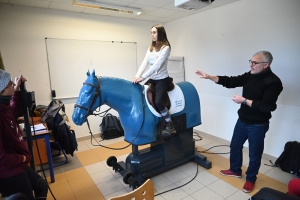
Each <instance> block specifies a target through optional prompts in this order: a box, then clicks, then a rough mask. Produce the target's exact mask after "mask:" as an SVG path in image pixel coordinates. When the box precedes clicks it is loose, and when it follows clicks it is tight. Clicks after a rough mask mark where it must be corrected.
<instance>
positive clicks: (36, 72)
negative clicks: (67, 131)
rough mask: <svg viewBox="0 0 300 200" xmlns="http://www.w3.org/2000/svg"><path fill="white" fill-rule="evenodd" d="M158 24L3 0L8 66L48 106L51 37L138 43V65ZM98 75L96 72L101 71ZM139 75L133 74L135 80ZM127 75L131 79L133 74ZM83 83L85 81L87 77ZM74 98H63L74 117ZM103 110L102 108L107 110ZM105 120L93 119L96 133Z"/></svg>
mask: <svg viewBox="0 0 300 200" xmlns="http://www.w3.org/2000/svg"><path fill="white" fill-rule="evenodd" d="M153 25H154V24H153V22H147V21H138V20H132V19H123V18H115V17H107V16H99V15H91V14H81V13H75V12H66V11H59V10H50V9H41V8H31V7H25V6H24V7H23V6H10V5H7V4H1V3H0V50H1V53H2V57H3V60H4V64H5V69H6V70H7V71H8V72H9V73H11V75H12V76H18V75H20V74H22V75H23V76H24V77H26V78H27V79H28V81H27V83H26V87H27V90H28V91H35V96H36V103H37V105H48V104H49V103H50V101H51V92H50V86H49V84H50V82H49V73H48V64H47V54H46V45H45V38H46V37H47V38H64V39H81V40H101V41H125V42H137V63H138V66H139V64H140V63H141V62H142V59H143V58H144V56H145V53H146V50H147V48H148V47H149V45H150V42H151V36H150V29H151V27H152V26H153ZM100 53H101V52H99V54H100ZM115 56H118V55H115ZM70 70H72V66H70ZM99 73H100V72H98V73H97V74H98V75H101V74H99ZM130 73H132V70H130ZM134 75H135V74H134V73H132V75H131V76H132V78H133V77H134ZM124 76H125V75H124ZM125 77H128V74H127V75H126V76H125ZM66 78H67V77H66ZM66 80H67V79H66ZM78 81H80V82H84V80H78ZM68 84H72V83H69V82H66V83H65V85H62V87H65V89H68ZM79 90H80V88H78V93H79ZM75 101H76V99H63V102H64V103H65V105H66V111H67V115H68V116H69V118H70V119H71V117H72V112H73V106H74V104H75ZM104 108H105V107H104ZM104 108H103V109H101V110H102V111H103V110H105V109H104ZM106 108H107V107H106ZM101 119H102V118H99V117H93V116H92V117H89V120H90V123H91V128H92V131H93V133H99V132H100V129H99V124H100V123H101ZM70 124H71V125H72V127H73V128H74V129H75V131H76V136H77V137H82V136H87V135H89V132H88V128H87V125H86V124H83V126H81V127H79V126H75V125H74V124H73V123H72V122H70Z"/></svg>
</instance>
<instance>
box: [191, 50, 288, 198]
mask: <svg viewBox="0 0 300 200" xmlns="http://www.w3.org/2000/svg"><path fill="white" fill-rule="evenodd" d="M272 60H273V56H272V54H271V53H270V52H268V51H259V52H257V53H255V54H254V55H253V56H252V58H251V60H249V64H250V69H251V70H250V71H249V72H246V73H244V74H242V75H239V76H231V77H228V76H211V75H208V74H206V73H204V72H202V71H199V70H197V71H196V74H197V75H199V76H200V78H204V79H209V80H212V81H214V82H215V83H217V84H220V85H223V86H224V87H226V88H235V87H243V94H242V96H239V95H234V96H233V97H232V100H233V101H234V102H235V103H237V104H241V107H240V109H239V110H238V115H239V118H238V120H237V122H236V125H235V128H234V132H233V135H232V139H231V143H230V169H228V170H221V171H220V174H222V175H224V176H232V177H236V178H240V177H242V169H241V168H242V163H243V152H242V149H243V145H244V143H245V141H246V140H247V139H248V142H249V157H250V163H249V166H248V169H247V171H246V175H247V176H246V183H245V185H244V187H243V191H244V192H251V191H252V190H253V189H254V186H255V181H256V179H257V177H256V175H257V174H258V170H259V167H260V164H261V157H262V154H263V151H264V138H265V134H266V132H267V131H268V130H269V123H270V122H269V120H270V118H271V112H272V111H274V110H276V108H277V105H276V101H277V99H278V96H279V94H280V93H281V91H282V89H283V87H282V83H281V80H280V79H279V78H278V77H277V76H276V75H275V74H274V73H273V72H272V70H271V68H270V65H271V63H272Z"/></svg>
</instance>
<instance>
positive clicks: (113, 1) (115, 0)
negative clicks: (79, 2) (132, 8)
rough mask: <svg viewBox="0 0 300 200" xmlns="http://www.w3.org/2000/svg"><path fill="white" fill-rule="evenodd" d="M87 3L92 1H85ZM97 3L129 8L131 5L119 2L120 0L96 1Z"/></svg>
mask: <svg viewBox="0 0 300 200" xmlns="http://www.w3.org/2000/svg"><path fill="white" fill-rule="evenodd" d="M85 1H90V0H85ZM95 2H97V3H103V4H108V5H114V6H127V5H128V4H129V3H128V2H125V1H118V0H95Z"/></svg>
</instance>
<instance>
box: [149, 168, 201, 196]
mask: <svg viewBox="0 0 300 200" xmlns="http://www.w3.org/2000/svg"><path fill="white" fill-rule="evenodd" d="M196 167H197V171H196V174H195V176H194V177H193V178H192V179H191V180H190V181H189V182H187V183H185V184H183V185H181V186H178V187H175V188H172V189H170V190H167V191H164V192H161V193H158V194H156V195H154V196H158V195H161V194H164V193H167V192H170V191H173V190H176V189H178V188H181V187H183V186H185V185H187V184H189V183H190V182H192V181H193V180H194V179H195V178H196V177H197V175H198V170H199V169H198V165H197V164H196Z"/></svg>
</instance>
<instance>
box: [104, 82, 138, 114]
mask: <svg viewBox="0 0 300 200" xmlns="http://www.w3.org/2000/svg"><path fill="white" fill-rule="evenodd" d="M100 81H101V104H106V105H108V106H109V107H111V108H113V109H114V110H116V111H117V112H119V113H120V112H124V111H125V110H124V108H125V107H127V108H128V105H124V104H131V102H132V101H133V99H134V97H133V96H134V95H141V93H139V94H138V93H136V86H134V84H132V83H131V82H129V81H127V80H124V79H119V78H112V77H100ZM125 112H126V111H125ZM129 112H130V111H129Z"/></svg>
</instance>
